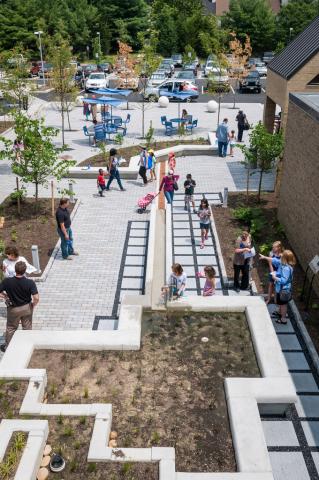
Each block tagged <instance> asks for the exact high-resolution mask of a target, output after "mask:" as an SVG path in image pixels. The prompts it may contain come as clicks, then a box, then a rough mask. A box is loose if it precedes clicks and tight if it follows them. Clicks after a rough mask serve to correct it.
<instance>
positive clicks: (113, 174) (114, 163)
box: [105, 148, 125, 192]
mask: <svg viewBox="0 0 319 480" xmlns="http://www.w3.org/2000/svg"><path fill="white" fill-rule="evenodd" d="M116 155H117V150H116V148H111V150H110V160H109V164H108V171H109V174H110V178H109V180H108V182H107V185H106V188H105V190H110V185H111V183H112V182H113V180H114V178H115V179H116V181H117V183H118V186H119V187H120V190H121V191H122V192H124V190H125V188H123V185H122V182H121V177H120V172H119V170H118V166H119V159H118V158H117V157H116Z"/></svg>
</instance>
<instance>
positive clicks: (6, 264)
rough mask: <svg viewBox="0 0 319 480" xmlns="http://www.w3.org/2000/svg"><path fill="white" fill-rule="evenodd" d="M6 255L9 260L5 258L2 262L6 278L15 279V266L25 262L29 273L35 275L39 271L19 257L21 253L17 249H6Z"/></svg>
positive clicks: (10, 247)
mask: <svg viewBox="0 0 319 480" xmlns="http://www.w3.org/2000/svg"><path fill="white" fill-rule="evenodd" d="M4 254H5V255H6V257H7V258H5V259H4V260H3V262H2V271H3V274H4V276H5V278H9V277H14V276H15V264H16V263H17V262H24V263H25V264H26V266H27V270H26V272H27V273H29V274H30V273H34V272H36V271H37V269H36V268H35V267H34V266H33V265H30V263H28V261H27V260H26V259H25V258H24V257H21V256H20V255H19V251H18V249H17V247H14V246H10V245H9V246H8V247H6V249H5V251H4Z"/></svg>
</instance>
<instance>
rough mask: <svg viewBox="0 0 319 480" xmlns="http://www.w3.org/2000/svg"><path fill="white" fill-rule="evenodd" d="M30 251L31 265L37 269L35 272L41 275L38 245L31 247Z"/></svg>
mask: <svg viewBox="0 0 319 480" xmlns="http://www.w3.org/2000/svg"><path fill="white" fill-rule="evenodd" d="M31 251H32V264H33V266H34V267H35V268H36V269H37V272H38V273H41V268H40V259H39V249H38V245H32V247H31Z"/></svg>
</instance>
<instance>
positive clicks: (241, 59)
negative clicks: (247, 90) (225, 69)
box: [229, 32, 252, 108]
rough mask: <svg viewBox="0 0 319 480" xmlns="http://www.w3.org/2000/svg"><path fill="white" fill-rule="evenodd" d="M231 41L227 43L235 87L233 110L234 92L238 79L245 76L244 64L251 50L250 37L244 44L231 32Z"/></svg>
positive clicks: (234, 105)
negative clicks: (230, 55)
mask: <svg viewBox="0 0 319 480" xmlns="http://www.w3.org/2000/svg"><path fill="white" fill-rule="evenodd" d="M229 35H230V37H231V40H230V42H229V50H230V51H231V54H232V65H231V71H232V76H233V78H235V80H236V85H235V88H234V104H233V108H235V107H236V90H237V88H238V83H239V79H240V78H242V77H243V76H245V74H246V72H247V69H246V64H247V61H248V59H249V57H250V56H251V53H252V48H251V44H250V37H249V36H248V35H246V36H245V40H244V43H243V44H242V42H241V41H240V40H239V39H238V38H237V37H236V34H235V32H231V33H230V34H229Z"/></svg>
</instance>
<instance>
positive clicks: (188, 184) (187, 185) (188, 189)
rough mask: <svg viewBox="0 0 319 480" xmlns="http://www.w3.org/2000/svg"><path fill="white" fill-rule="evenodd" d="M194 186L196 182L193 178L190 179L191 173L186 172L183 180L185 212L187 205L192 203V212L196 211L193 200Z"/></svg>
mask: <svg viewBox="0 0 319 480" xmlns="http://www.w3.org/2000/svg"><path fill="white" fill-rule="evenodd" d="M195 187H196V182H195V180H193V179H192V174H191V173H188V174H187V175H186V180H185V182H184V189H185V197H184V203H185V206H184V210H185V211H186V212H187V210H188V209H189V205H190V204H192V207H193V213H197V212H196V208H195V201H194V188H195Z"/></svg>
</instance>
